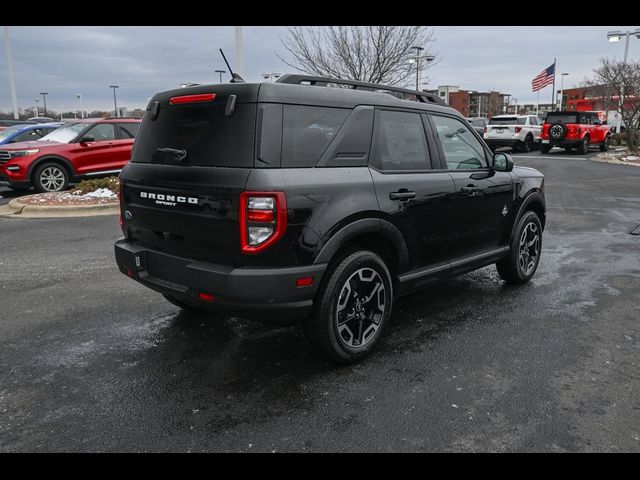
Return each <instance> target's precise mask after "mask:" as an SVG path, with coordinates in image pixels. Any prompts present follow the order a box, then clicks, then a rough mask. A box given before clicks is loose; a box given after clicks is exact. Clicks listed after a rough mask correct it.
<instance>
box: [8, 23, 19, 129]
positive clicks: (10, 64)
mask: <svg viewBox="0 0 640 480" xmlns="http://www.w3.org/2000/svg"><path fill="white" fill-rule="evenodd" d="M4 45H5V47H6V49H7V67H8V68H7V70H8V73H9V86H10V87H11V104H12V106H13V118H14V119H15V120H18V118H20V117H19V116H18V99H17V97H16V80H15V78H14V77H13V57H12V55H11V38H10V37H9V27H8V26H5V27H4Z"/></svg>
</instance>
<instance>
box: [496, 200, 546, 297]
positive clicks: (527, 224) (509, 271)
mask: <svg viewBox="0 0 640 480" xmlns="http://www.w3.org/2000/svg"><path fill="white" fill-rule="evenodd" d="M525 229H526V231H525ZM523 234H524V235H523ZM532 242H533V243H532ZM523 243H524V245H523ZM534 251H535V252H537V253H536V254H535V255H531V254H532V253H534ZM541 253H542V225H541V224H540V219H539V218H538V215H537V214H536V213H535V212H532V211H528V212H525V213H524V215H522V217H521V218H520V220H519V221H518V225H517V226H516V229H515V233H514V235H513V238H512V239H511V249H510V250H509V256H507V258H505V259H504V260H501V261H499V262H498V263H496V268H497V269H498V274H499V275H500V278H502V279H503V280H504V281H505V282H507V283H512V284H516V285H522V284H525V283H527V282H528V281H529V280H531V278H532V277H533V275H534V274H535V273H536V270H537V269H538V264H539V263H540V254H541Z"/></svg>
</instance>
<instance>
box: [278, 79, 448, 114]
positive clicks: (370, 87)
mask: <svg viewBox="0 0 640 480" xmlns="http://www.w3.org/2000/svg"><path fill="white" fill-rule="evenodd" d="M275 83H287V84H292V85H301V84H308V85H314V86H318V87H326V86H329V84H338V85H348V86H351V87H352V88H353V89H354V90H366V91H370V92H381V93H388V92H394V93H402V94H403V95H404V96H405V97H407V96H414V97H415V98H416V99H417V101H418V102H422V103H436V104H438V105H444V106H445V107H446V106H447V104H446V103H445V102H444V101H443V100H442V99H441V98H439V97H438V96H437V95H434V94H432V93H427V92H419V91H417V90H409V89H407V88H400V87H391V86H388V85H378V84H376V83H367V82H360V81H357V80H344V79H342V78H331V77H314V76H309V75H297V74H287V75H283V76H281V77H280V78H278V79H277V80H276V81H275ZM403 99H404V100H409V99H410V98H403Z"/></svg>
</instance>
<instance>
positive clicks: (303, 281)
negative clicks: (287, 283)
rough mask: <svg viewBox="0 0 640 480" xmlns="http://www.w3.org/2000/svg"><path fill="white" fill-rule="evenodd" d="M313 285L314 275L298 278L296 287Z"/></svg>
mask: <svg viewBox="0 0 640 480" xmlns="http://www.w3.org/2000/svg"><path fill="white" fill-rule="evenodd" d="M311 285H313V277H301V278H296V287H298V288H300V287H310V286H311Z"/></svg>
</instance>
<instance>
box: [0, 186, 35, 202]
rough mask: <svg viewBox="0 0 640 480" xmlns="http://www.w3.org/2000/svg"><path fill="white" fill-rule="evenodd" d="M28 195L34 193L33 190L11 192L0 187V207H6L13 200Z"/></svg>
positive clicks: (6, 188) (7, 188)
mask: <svg viewBox="0 0 640 480" xmlns="http://www.w3.org/2000/svg"><path fill="white" fill-rule="evenodd" d="M30 193H35V192H34V191H33V190H31V191H28V190H27V191H21V190H12V189H10V188H9V187H2V186H0V205H6V204H7V203H9V202H10V201H11V200H13V199H14V198H17V197H21V196H23V195H28V194H30Z"/></svg>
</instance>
